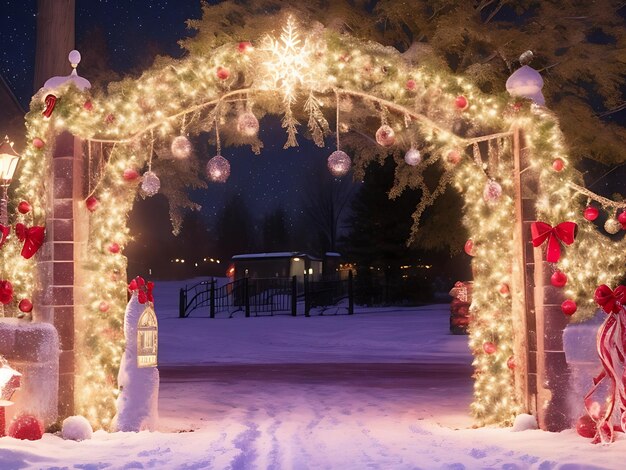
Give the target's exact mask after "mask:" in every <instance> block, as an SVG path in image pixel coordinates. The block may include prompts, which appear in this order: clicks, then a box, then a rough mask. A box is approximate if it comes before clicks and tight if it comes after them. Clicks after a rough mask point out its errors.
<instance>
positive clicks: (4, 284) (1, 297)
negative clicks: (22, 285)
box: [0, 281, 13, 305]
mask: <svg viewBox="0 0 626 470" xmlns="http://www.w3.org/2000/svg"><path fill="white" fill-rule="evenodd" d="M12 300H13V285H12V284H11V283H10V282H9V281H0V304H2V305H6V304H8V303H10V302H11V301H12Z"/></svg>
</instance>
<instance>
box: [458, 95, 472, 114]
mask: <svg viewBox="0 0 626 470" xmlns="http://www.w3.org/2000/svg"><path fill="white" fill-rule="evenodd" d="M468 104H469V102H468V101H467V98H466V97H465V96H463V95H459V96H457V97H456V98H455V99H454V106H456V109H459V110H461V111H463V110H464V109H465V108H467V105H468Z"/></svg>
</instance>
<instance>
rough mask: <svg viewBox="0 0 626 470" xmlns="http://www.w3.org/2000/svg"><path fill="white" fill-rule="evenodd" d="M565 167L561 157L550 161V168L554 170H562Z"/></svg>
mask: <svg viewBox="0 0 626 470" xmlns="http://www.w3.org/2000/svg"><path fill="white" fill-rule="evenodd" d="M563 168H565V162H564V161H563V160H562V159H561V158H557V159H555V160H554V161H553V162H552V169H553V170H554V171H562V170H563Z"/></svg>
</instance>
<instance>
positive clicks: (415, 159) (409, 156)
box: [404, 147, 422, 166]
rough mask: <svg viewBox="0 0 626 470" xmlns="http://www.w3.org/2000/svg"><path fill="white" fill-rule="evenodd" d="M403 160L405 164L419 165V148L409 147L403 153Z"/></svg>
mask: <svg viewBox="0 0 626 470" xmlns="http://www.w3.org/2000/svg"><path fill="white" fill-rule="evenodd" d="M404 161H405V162H406V164H407V165H411V166H416V165H419V164H420V163H422V154H421V153H420V151H419V150H417V149H415V148H413V147H411V148H410V149H409V151H408V152H407V153H405V154H404Z"/></svg>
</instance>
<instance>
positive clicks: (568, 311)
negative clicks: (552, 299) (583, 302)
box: [561, 299, 578, 316]
mask: <svg viewBox="0 0 626 470" xmlns="http://www.w3.org/2000/svg"><path fill="white" fill-rule="evenodd" d="M577 308H578V305H576V302H574V301H573V300H571V299H567V300H566V301H565V302H563V303H562V304H561V310H562V311H563V313H564V314H565V315H567V316H571V315H574V314H575V313H576V309H577Z"/></svg>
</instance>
